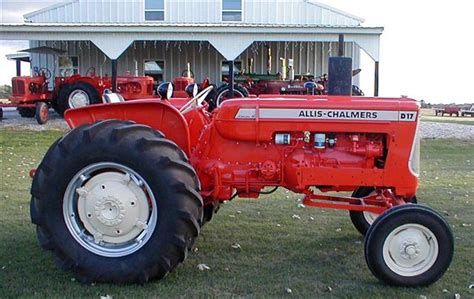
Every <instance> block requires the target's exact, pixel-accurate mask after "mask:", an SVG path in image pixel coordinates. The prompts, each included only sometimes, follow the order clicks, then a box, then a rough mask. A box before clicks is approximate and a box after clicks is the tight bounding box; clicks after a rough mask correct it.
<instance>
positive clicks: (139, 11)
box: [28, 0, 361, 26]
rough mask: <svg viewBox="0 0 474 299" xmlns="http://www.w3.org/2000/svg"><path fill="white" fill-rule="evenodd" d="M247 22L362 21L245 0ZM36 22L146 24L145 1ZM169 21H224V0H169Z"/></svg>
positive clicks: (67, 9)
mask: <svg viewBox="0 0 474 299" xmlns="http://www.w3.org/2000/svg"><path fill="white" fill-rule="evenodd" d="M242 6H243V19H242V23H247V24H293V25H294V24H301V25H331V26H357V25H360V23H361V21H360V20H359V19H357V18H355V17H352V16H349V15H346V14H343V13H339V12H337V11H335V10H330V9H328V8H325V7H322V6H318V5H316V4H312V3H309V2H307V1H304V0H242ZM28 21H30V22H35V23H143V22H145V19H144V0H127V1H112V0H78V1H74V2H71V3H67V4H65V5H62V6H57V7H54V8H51V9H50V10H46V11H42V12H39V13H37V14H33V15H31V16H29V17H28ZM164 22H165V23H173V24H175V23H176V24H179V23H220V22H222V0H192V1H191V0H165V21H164Z"/></svg>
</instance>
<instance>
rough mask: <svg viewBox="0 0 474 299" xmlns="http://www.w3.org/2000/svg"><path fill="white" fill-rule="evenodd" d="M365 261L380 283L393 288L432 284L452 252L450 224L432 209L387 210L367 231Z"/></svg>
mask: <svg viewBox="0 0 474 299" xmlns="http://www.w3.org/2000/svg"><path fill="white" fill-rule="evenodd" d="M364 251H365V260H366V261H367V265H368V266H369V269H370V271H371V272H372V274H374V276H375V277H377V278H378V279H380V280H381V281H383V282H385V283H387V284H389V285H395V286H404V287H419V286H426V285H429V284H432V283H433V282H435V281H437V280H438V279H439V278H441V276H442V275H443V274H444V272H446V270H447V269H448V267H449V265H450V264H451V260H452V257H453V252H454V241H453V235H452V232H451V229H450V227H449V224H448V223H447V222H446V221H445V220H444V219H443V217H441V215H439V214H438V213H437V212H435V211H434V210H432V209H430V208H427V207H424V206H419V205H402V206H397V207H394V208H392V209H390V210H387V211H386V212H385V213H383V214H382V215H381V216H380V217H378V218H377V219H376V220H375V222H374V223H373V225H372V226H371V227H370V228H369V231H368V232H367V236H366V238H365V250H364Z"/></svg>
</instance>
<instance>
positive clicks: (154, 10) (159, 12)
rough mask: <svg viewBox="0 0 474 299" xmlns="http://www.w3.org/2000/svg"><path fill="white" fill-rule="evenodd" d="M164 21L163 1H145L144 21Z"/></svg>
mask: <svg viewBox="0 0 474 299" xmlns="http://www.w3.org/2000/svg"><path fill="white" fill-rule="evenodd" d="M164 20H165V0H145V21H164Z"/></svg>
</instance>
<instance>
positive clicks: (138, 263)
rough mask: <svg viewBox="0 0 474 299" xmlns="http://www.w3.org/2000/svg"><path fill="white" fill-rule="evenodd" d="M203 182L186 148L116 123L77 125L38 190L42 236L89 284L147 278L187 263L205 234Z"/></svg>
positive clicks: (37, 182) (35, 213)
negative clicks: (203, 228)
mask: <svg viewBox="0 0 474 299" xmlns="http://www.w3.org/2000/svg"><path fill="white" fill-rule="evenodd" d="M199 188H200V186H199V181H198V179H197V176H196V173H195V172H194V170H193V168H192V167H191V166H190V165H189V164H188V160H187V158H186V155H185V154H184V153H183V152H182V150H181V149H179V147H178V146H177V145H176V144H175V143H173V142H171V141H169V140H167V139H166V138H164V136H163V135H162V134H161V133H160V132H158V131H155V130H153V129H151V128H150V127H147V126H143V125H137V124H133V123H132V122H123V121H116V120H108V121H101V122H98V123H95V124H92V125H83V126H81V127H78V128H75V129H73V130H72V131H71V132H69V133H68V134H67V135H65V136H64V137H62V138H61V139H59V140H58V141H57V142H56V143H55V144H53V145H52V146H51V148H50V149H49V150H48V152H47V153H46V155H45V157H44V159H43V161H42V162H41V164H40V166H39V167H38V169H37V171H36V173H35V176H34V179H33V184H32V188H31V194H32V195H33V202H32V222H33V223H35V224H36V225H38V227H39V230H38V233H37V235H38V239H39V241H40V244H41V246H42V247H43V248H45V249H53V252H54V254H55V258H56V261H57V264H58V266H59V267H60V268H61V269H70V270H72V272H73V273H74V275H75V276H76V278H77V279H78V280H79V281H82V282H87V283H90V282H111V283H135V282H139V283H143V282H146V281H148V280H150V279H154V278H163V277H164V276H166V275H167V274H168V273H169V272H170V271H172V270H173V269H174V268H175V267H176V266H177V265H178V264H179V263H180V262H182V261H183V260H184V259H185V258H186V256H187V253H188V250H189V249H190V248H191V246H192V244H193V243H194V240H195V238H196V237H197V236H198V234H199V231H200V227H201V225H202V217H203V207H202V205H203V204H202V198H201V196H200V194H199Z"/></svg>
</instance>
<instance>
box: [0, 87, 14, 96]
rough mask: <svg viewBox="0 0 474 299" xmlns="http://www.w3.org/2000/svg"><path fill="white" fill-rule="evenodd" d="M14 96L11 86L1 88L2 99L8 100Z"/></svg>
mask: <svg viewBox="0 0 474 299" xmlns="http://www.w3.org/2000/svg"><path fill="white" fill-rule="evenodd" d="M11 95H12V87H11V86H10V85H2V86H0V99H7V98H8V97H9V96H11Z"/></svg>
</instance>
